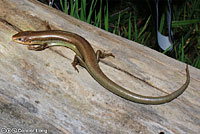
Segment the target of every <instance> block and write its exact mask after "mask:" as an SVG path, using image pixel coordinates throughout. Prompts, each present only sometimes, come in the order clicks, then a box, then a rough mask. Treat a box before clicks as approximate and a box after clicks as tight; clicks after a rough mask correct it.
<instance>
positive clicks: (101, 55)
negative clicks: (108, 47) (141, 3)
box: [96, 50, 115, 62]
mask: <svg viewBox="0 0 200 134" xmlns="http://www.w3.org/2000/svg"><path fill="white" fill-rule="evenodd" d="M109 56H111V57H115V56H114V55H113V54H112V53H105V52H102V51H101V50H97V51H96V57H97V61H98V62H99V61H100V59H104V58H106V57H109Z"/></svg>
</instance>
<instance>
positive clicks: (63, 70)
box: [0, 0, 200, 134]
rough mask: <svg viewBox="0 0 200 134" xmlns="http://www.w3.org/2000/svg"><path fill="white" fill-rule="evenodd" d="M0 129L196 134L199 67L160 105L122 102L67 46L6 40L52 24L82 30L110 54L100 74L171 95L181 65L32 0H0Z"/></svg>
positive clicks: (60, 133)
mask: <svg viewBox="0 0 200 134" xmlns="http://www.w3.org/2000/svg"><path fill="white" fill-rule="evenodd" d="M0 9H1V10H0V131H1V132H0V133H3V132H4V131H7V132H8V131H13V132H15V131H18V132H20V131H27V132H32V133H38V132H39V131H40V132H41V133H49V134H159V133H161V132H163V133H164V134H196V133H198V132H200V127H199V126H200V71H199V70H198V69H195V68H193V67H191V66H190V67H189V70H190V74H191V83H190V85H189V87H188V89H187V90H186V91H185V92H184V93H183V94H182V95H181V96H180V97H178V98H177V99H175V100H174V101H172V102H170V103H167V104H164V105H158V106H150V105H141V104H136V103H133V102H129V101H126V100H124V99H122V98H120V97H118V96H116V95H114V94H112V93H111V92H109V91H108V90H106V89H104V88H103V87H101V86H100V85H99V84H98V83H97V82H96V81H95V80H93V79H92V77H91V76H90V75H89V74H88V72H87V71H86V70H85V69H84V68H81V67H78V69H79V73H77V72H76V71H75V70H74V69H73V67H72V66H71V62H72V60H73V57H74V53H73V52H72V51H70V50H68V49H65V48H61V47H60V48H59V47H58V48H53V49H51V50H50V49H48V50H45V51H41V52H35V51H30V50H27V48H26V47H25V46H23V45H19V44H16V43H14V42H12V40H11V37H12V35H13V34H15V33H17V31H16V28H15V27H17V28H19V29H21V30H44V29H45V24H46V23H49V24H50V26H51V27H52V28H53V29H61V30H65V31H71V32H74V33H77V34H79V35H81V36H83V37H84V38H85V39H87V40H88V41H89V42H90V43H91V44H92V46H93V48H94V49H95V50H97V49H101V50H105V51H106V52H112V53H113V54H114V55H115V58H112V57H109V58H107V59H105V60H103V61H102V62H101V63H100V67H101V69H102V70H103V72H105V74H106V75H108V77H109V78H110V79H112V80H114V81H115V82H117V83H118V84H119V85H122V86H123V87H125V88H127V89H129V90H130V91H133V92H136V93H139V94H143V95H150V96H159V95H164V94H166V93H171V92H173V91H175V90H176V89H178V88H179V87H180V86H181V85H182V84H183V83H184V81H185V64H184V63H181V62H179V61H176V60H174V59H171V58H169V57H167V56H165V55H163V54H160V53H158V52H156V51H154V50H152V49H150V48H147V47H145V46H142V45H141V44H138V43H135V42H132V41H129V40H127V39H124V38H122V37H119V36H116V35H113V34H111V33H108V32H105V31H104V30H101V29H99V28H96V27H94V26H91V25H89V24H86V23H85V22H81V21H79V20H76V19H74V18H72V17H71V16H67V15H65V14H63V13H61V12H60V11H57V10H55V9H52V8H50V7H48V6H45V5H43V4H41V3H39V2H37V1H35V0H18V1H16V0H0Z"/></svg>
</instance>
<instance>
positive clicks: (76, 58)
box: [72, 55, 86, 72]
mask: <svg viewBox="0 0 200 134" xmlns="http://www.w3.org/2000/svg"><path fill="white" fill-rule="evenodd" d="M77 65H80V66H82V67H84V68H86V64H85V62H84V61H83V59H82V58H81V57H80V56H78V55H75V56H74V61H73V62H72V66H73V67H74V69H75V70H76V71H77V72H79V70H78V68H77V67H76V66H77Z"/></svg>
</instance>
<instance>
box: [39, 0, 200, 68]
mask: <svg viewBox="0 0 200 134" xmlns="http://www.w3.org/2000/svg"><path fill="white" fill-rule="evenodd" d="M40 1H42V2H44V3H46V4H49V1H50V2H52V0H40ZM171 5H172V31H173V35H174V44H173V45H174V47H173V49H172V50H171V51H162V50H161V49H160V48H159V46H158V44H157V38H156V37H157V36H156V28H155V22H156V20H155V11H156V10H155V0H126V1H124V0H53V3H52V6H53V7H54V8H57V9H59V10H61V11H63V12H65V13H66V14H69V15H71V16H73V17H75V18H77V19H80V20H82V21H85V22H87V23H90V24H92V25H95V26H97V27H99V28H102V29H105V30H106V31H109V32H111V33H114V34H117V35H119V36H122V37H125V38H127V39H130V40H133V41H135V42H138V43H140V44H142V45H145V46H147V47H150V48H152V49H155V50H157V51H159V52H161V53H164V54H166V55H168V56H170V57H172V58H175V59H177V60H179V61H182V62H185V63H188V64H190V65H192V66H194V67H196V68H198V69H200V0H172V2H171ZM159 6H160V8H159V9H161V10H160V11H159V12H161V13H162V15H160V16H161V18H160V19H161V22H160V27H159V31H160V32H161V33H162V34H165V35H168V33H167V21H166V12H165V11H166V10H167V1H166V0H160V2H159Z"/></svg>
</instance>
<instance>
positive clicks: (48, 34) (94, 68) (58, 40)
mask: <svg viewBox="0 0 200 134" xmlns="http://www.w3.org/2000/svg"><path fill="white" fill-rule="evenodd" d="M12 39H13V41H15V42H17V43H20V44H24V45H28V48H29V49H32V50H43V49H46V48H49V47H53V46H64V47H67V48H70V49H71V50H73V51H74V52H75V53H76V55H75V58H74V61H73V62H72V65H73V66H74V68H75V69H77V68H76V65H78V64H79V65H81V66H83V67H84V68H85V69H86V70H87V71H88V72H89V74H90V75H91V76H92V77H93V78H94V79H95V80H96V81H97V82H98V83H99V84H100V85H102V86H103V87H104V88H106V89H108V90H109V91H111V92H112V93H114V94H116V95H118V96H120V97H122V98H124V99H127V100H129V101H133V102H136V103H140V104H150V105H158V104H163V103H167V102H170V101H172V100H174V99H175V98H177V97H178V96H179V95H181V94H182V93H183V92H184V91H185V89H186V88H187V87H188V85H189V83H190V74H189V70H188V66H186V77H187V78H186V81H185V83H184V84H183V85H182V86H181V87H180V88H179V89H178V90H176V91H174V92H172V93H171V94H168V95H165V96H159V97H151V96H143V95H139V94H136V93H133V92H131V91H129V90H127V89H125V88H123V87H121V86H119V85H118V84H116V83H115V82H113V81H112V80H110V79H109V78H108V77H107V76H106V75H105V74H104V73H103V72H102V70H101V69H100V67H99V65H98V61H99V58H104V57H107V56H113V55H112V54H111V53H109V54H105V53H102V52H101V51H97V53H96V54H95V52H94V49H93V48H92V46H91V45H90V43H89V42H88V41H87V40H85V39H84V38H83V37H81V36H79V35H77V34H75V33H71V32H67V31H60V30H49V31H22V32H19V33H17V34H15V35H13V37H12Z"/></svg>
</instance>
